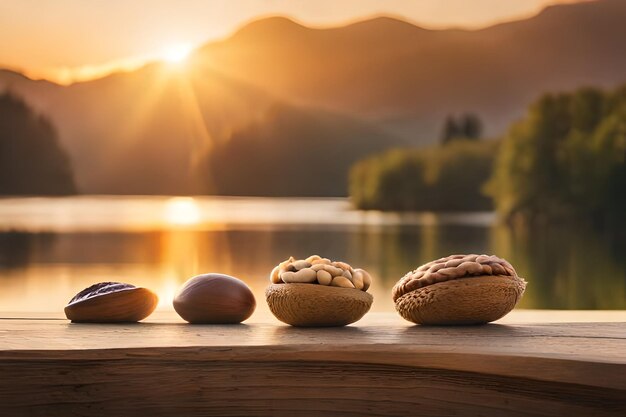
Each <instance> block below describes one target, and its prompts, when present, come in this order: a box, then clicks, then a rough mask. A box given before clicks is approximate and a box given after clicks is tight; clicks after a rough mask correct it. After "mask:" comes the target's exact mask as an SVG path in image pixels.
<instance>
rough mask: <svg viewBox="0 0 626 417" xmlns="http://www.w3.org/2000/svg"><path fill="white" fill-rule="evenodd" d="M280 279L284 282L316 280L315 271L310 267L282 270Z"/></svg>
mask: <svg viewBox="0 0 626 417" xmlns="http://www.w3.org/2000/svg"><path fill="white" fill-rule="evenodd" d="M309 265H310V264H309ZM280 279H281V280H282V281H283V282H286V283H305V282H315V281H316V280H317V273H316V272H315V271H314V270H312V269H311V268H304V269H301V270H299V271H298V272H283V273H282V274H280Z"/></svg>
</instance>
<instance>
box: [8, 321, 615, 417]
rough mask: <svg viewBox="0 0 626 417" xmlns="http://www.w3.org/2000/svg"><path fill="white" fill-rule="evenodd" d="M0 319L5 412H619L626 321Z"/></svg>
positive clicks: (108, 413)
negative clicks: (331, 323)
mask: <svg viewBox="0 0 626 417" xmlns="http://www.w3.org/2000/svg"><path fill="white" fill-rule="evenodd" d="M274 323H275V322H257V323H252V324H249V325H247V324H242V325H230V326H228V325H220V326H216V325H213V326H212V325H188V324H183V323H180V322H175V321H172V322H168V321H166V320H159V322H157V323H139V324H134V325H133V324H124V325H93V324H70V323H69V322H66V321H62V320H0V375H1V378H0V404H1V405H2V415H3V416H13V415H16V416H17V415H32V416H48V415H64V416H73V415H87V414H88V415H116V416H117V415H137V414H139V413H144V414H146V415H155V416H160V415H181V416H183V415H184V416H194V415H290V416H292V415H295V414H297V415H320V414H329V415H372V416H374V415H391V416H406V415H417V414H419V415H444V416H445V415H494V416H496V415H498V416H499V415H513V416H530V415H546V416H547V415H550V416H554V415H565V414H570V415H572V416H574V415H585V416H592V415H609V416H610V415H615V416H618V415H620V416H623V415H624V414H625V413H626V324H624V323H570V324H515V325H502V324H489V325H485V326H479V327H420V326H411V325H409V324H405V323H403V322H401V321H398V320H397V316H396V315H395V314H391V313H390V314H387V313H373V314H369V315H367V316H366V317H365V318H364V319H363V320H361V321H359V322H358V323H357V325H355V326H349V327H345V328H328V329H299V328H292V327H289V326H284V325H279V324H274Z"/></svg>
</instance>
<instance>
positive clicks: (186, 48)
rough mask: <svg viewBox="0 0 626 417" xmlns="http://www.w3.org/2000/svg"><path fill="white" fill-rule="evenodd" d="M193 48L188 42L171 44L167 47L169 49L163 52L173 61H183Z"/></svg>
mask: <svg viewBox="0 0 626 417" xmlns="http://www.w3.org/2000/svg"><path fill="white" fill-rule="evenodd" d="M191 50H192V48H191V45H189V44H186V43H180V44H175V45H170V46H169V47H167V49H165V51H164V53H163V58H164V59H165V60H166V61H168V62H171V63H175V64H177V63H181V62H183V61H184V60H185V59H187V57H188V56H189V54H190V53H191Z"/></svg>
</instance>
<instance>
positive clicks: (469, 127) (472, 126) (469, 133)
mask: <svg viewBox="0 0 626 417" xmlns="http://www.w3.org/2000/svg"><path fill="white" fill-rule="evenodd" d="M460 125H461V134H462V136H463V137H464V138H466V139H480V137H481V135H482V133H483V123H482V122H481V121H480V119H479V118H478V116H476V115H475V114H472V113H468V114H466V115H464V116H463V117H462V118H461V122H460Z"/></svg>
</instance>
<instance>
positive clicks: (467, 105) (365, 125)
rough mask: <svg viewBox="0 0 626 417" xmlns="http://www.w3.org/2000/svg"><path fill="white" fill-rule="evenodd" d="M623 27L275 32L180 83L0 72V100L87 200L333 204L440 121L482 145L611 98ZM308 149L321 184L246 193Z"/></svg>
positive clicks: (616, 2)
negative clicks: (467, 115) (393, 150)
mask: <svg viewBox="0 0 626 417" xmlns="http://www.w3.org/2000/svg"><path fill="white" fill-rule="evenodd" d="M625 21H626V1H621V0H600V1H596V2H588V3H577V4H568V5H559V6H551V7H549V8H547V9H545V10H544V11H543V12H542V13H540V14H539V15H537V16H535V17H532V18H529V19H525V20H520V21H515V22H509V23H502V24H499V25H495V26H492V27H489V28H485V29H481V30H458V29H452V30H428V29H423V28H420V27H417V26H415V25H413V24H411V23H408V22H405V21H402V20H398V19H395V18H390V17H378V18H374V19H369V20H365V21H362V22H356V23H352V24H350V25H347V26H342V27H335V28H325V29H314V28H308V27H305V26H303V25H300V24H298V23H296V22H294V21H292V20H290V19H288V18H284V17H274V18H267V19H261V20H259V21H256V22H252V23H250V24H248V25H246V26H244V27H242V28H241V29H240V30H239V31H237V32H236V33H234V34H233V35H232V36H231V37H229V38H227V39H225V40H222V41H218V42H211V43H208V44H206V45H205V46H203V47H202V48H200V49H198V50H197V51H196V52H195V53H194V54H193V56H192V57H191V58H190V62H189V65H188V67H189V68H188V69H187V70H186V71H184V70H177V69H174V68H170V67H168V66H167V65H166V64H149V65H147V66H145V67H143V68H140V69H138V70H135V71H131V72H124V73H114V74H111V75H109V76H107V77H104V78H101V79H97V80H91V81H86V82H79V83H75V84H72V85H70V86H60V85H57V84H54V83H50V82H47V81H33V80H30V79H28V78H27V77H24V76H22V75H21V74H19V73H17V72H14V71H6V70H0V91H1V90H2V89H3V88H8V89H10V90H12V91H13V92H15V93H16V94H18V95H21V96H22V97H24V99H25V100H26V101H27V102H28V103H29V104H30V105H31V106H32V107H33V108H35V109H37V110H38V111H40V112H42V113H44V114H46V115H49V117H50V119H51V120H52V121H53V123H54V124H55V126H56V127H57V129H58V131H59V136H60V138H61V141H62V142H63V144H64V145H65V147H66V148H67V150H68V152H69V154H70V157H71V159H72V165H73V166H74V170H75V174H76V180H77V182H78V186H79V188H80V189H81V190H82V191H84V192H87V193H121V194H128V193H139V194H159V193H162V194H202V193H219V194H256V195H293V194H294V193H296V194H297V193H298V192H299V191H297V190H298V189H300V190H302V187H297V186H296V185H298V184H299V183H298V181H305V180H306V181H309V182H311V181H312V182H315V184H312V183H311V184H310V190H315V191H314V192H312V191H311V192H310V193H309V192H303V193H304V194H307V195H311V194H315V195H320V194H328V195H342V194H344V193H345V181H344V180H345V178H339V177H341V176H342V175H344V174H345V172H347V169H348V167H349V165H350V164H351V163H352V162H354V161H355V160H357V159H359V158H361V157H363V156H365V155H369V154H371V153H372V152H376V151H379V150H382V149H385V148H389V147H394V146H420V145H424V144H429V143H433V142H434V141H436V140H437V137H438V135H439V132H440V129H441V126H442V124H443V120H444V118H445V117H446V116H447V115H448V114H450V113H462V112H473V113H476V114H478V115H479V116H480V117H481V118H482V119H483V121H484V123H485V125H486V127H487V133H488V134H489V135H495V134H500V133H501V132H503V131H504V130H505V129H506V127H507V126H508V125H509V124H510V123H511V122H512V121H513V120H515V119H517V118H519V117H520V116H521V115H522V113H523V111H524V109H525V108H526V106H527V105H528V104H529V103H530V102H532V101H533V100H534V99H535V98H536V97H537V96H538V95H539V94H541V93H544V92H546V91H556V90H569V89H572V88H576V87H579V86H582V85H597V86H603V87H611V86H614V85H617V84H619V83H622V82H625V81H626V54H624V53H623V49H624V47H623V43H624V42H623V40H624V39H626V25H624V24H623V22H625ZM177 71H178V72H177ZM289 120H296V121H297V122H298V123H293V124H290V123H288V122H289ZM254 141H257V142H262V143H263V146H256V144H257V142H254ZM338 143H342V146H341V149H342V151H341V154H340V155H336V154H335V153H334V150H336V148H337V146H336V145H337V144H338ZM253 148H254V149H255V151H254V152H250V150H251V149H253ZM309 148H310V149H311V152H309V153H306V155H307V158H308V156H311V155H314V156H315V158H313V159H307V158H304V159H303V163H306V164H311V165H316V164H319V162H316V161H319V160H320V158H322V155H326V154H330V155H333V157H332V158H327V159H326V160H324V163H325V164H332V166H331V165H328V167H327V169H326V171H327V172H328V173H332V175H320V176H317V177H316V176H311V175H308V177H302V178H293V181H292V182H287V183H286V182H285V181H283V180H284V178H281V179H280V180H276V181H272V180H271V179H270V178H269V177H267V176H259V178H264V180H263V181H261V180H259V181H251V182H250V183H251V184H252V183H253V184H254V186H253V187H250V186H249V184H248V183H247V182H246V176H247V177H248V178H249V177H250V176H251V175H254V171H253V170H251V169H250V167H256V169H257V170H264V171H265V172H274V173H275V175H281V174H280V173H281V172H282V171H281V170H280V169H276V166H278V165H280V164H281V163H284V162H285V161H284V159H285V158H289V157H288V156H287V155H290V154H298V153H302V150H303V149H309ZM238 149H239V150H238ZM242 149H243V150H242ZM350 150H351V151H350ZM244 156H245V157H244ZM246 158H247V159H246ZM311 158H312V157H311ZM216 161H218V162H216ZM207 164H208V165H207ZM211 164H212V165H211ZM210 165H211V166H210ZM337 166H339V167H340V169H337ZM218 167H219V169H218ZM242 167H244V168H245V169H244V168H242ZM244 173H245V175H244ZM285 175H286V174H285ZM216 177H218V178H217V180H216ZM342 187H343V188H342ZM325 190H326V191H325ZM301 193H302V191H301Z"/></svg>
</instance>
